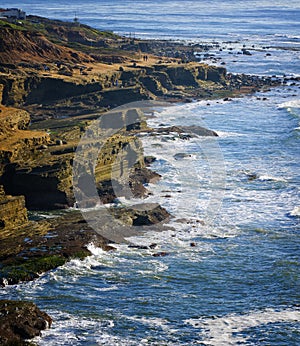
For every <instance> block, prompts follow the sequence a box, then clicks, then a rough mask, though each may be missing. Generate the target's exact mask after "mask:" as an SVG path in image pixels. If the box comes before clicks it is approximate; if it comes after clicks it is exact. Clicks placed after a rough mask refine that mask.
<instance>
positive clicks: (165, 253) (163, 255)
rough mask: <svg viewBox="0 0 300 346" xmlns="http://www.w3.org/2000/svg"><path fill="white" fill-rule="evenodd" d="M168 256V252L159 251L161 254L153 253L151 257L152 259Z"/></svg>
mask: <svg viewBox="0 0 300 346" xmlns="http://www.w3.org/2000/svg"><path fill="white" fill-rule="evenodd" d="M168 255H169V253H168V252H165V251H161V252H157V253H154V254H153V255H152V256H153V257H165V256H168Z"/></svg>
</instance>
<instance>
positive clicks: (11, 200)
mask: <svg viewBox="0 0 300 346" xmlns="http://www.w3.org/2000/svg"><path fill="white" fill-rule="evenodd" d="M27 223H28V218H27V209H26V208H25V198H24V196H14V197H13V196H9V195H6V194H5V192H4V189H3V186H1V185H0V238H1V236H3V234H6V233H7V232H9V231H12V230H14V229H16V228H18V227H20V226H24V225H26V224H27Z"/></svg>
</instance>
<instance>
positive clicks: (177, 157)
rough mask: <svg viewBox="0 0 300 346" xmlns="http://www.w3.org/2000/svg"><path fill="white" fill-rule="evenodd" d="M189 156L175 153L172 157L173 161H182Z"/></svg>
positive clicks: (189, 155)
mask: <svg viewBox="0 0 300 346" xmlns="http://www.w3.org/2000/svg"><path fill="white" fill-rule="evenodd" d="M191 156H192V155H191V154H186V153H177V154H175V155H174V159H175V160H182V159H185V158H186V157H191Z"/></svg>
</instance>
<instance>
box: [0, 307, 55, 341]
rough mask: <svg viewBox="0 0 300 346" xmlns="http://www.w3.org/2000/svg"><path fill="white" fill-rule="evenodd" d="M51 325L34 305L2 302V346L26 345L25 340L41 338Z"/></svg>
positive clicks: (0, 316)
mask: <svg viewBox="0 0 300 346" xmlns="http://www.w3.org/2000/svg"><path fill="white" fill-rule="evenodd" d="M51 323H52V319H51V317H50V316H48V315H47V314H46V313H45V312H43V311H41V310H40V309H39V308H38V307H37V306H36V305H35V304H33V303H30V302H24V301H11V300H0V345H26V344H28V343H26V342H25V341H24V340H26V339H32V338H34V337H36V336H39V335H40V334H41V330H44V329H46V328H49V327H50V326H51Z"/></svg>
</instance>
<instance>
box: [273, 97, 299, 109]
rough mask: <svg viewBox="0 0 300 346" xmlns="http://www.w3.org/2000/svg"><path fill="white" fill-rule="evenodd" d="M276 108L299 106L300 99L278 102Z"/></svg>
mask: <svg viewBox="0 0 300 346" xmlns="http://www.w3.org/2000/svg"><path fill="white" fill-rule="evenodd" d="M277 107H278V108H300V99H297V100H290V101H286V102H283V103H280V104H279V105H278V106H277Z"/></svg>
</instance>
